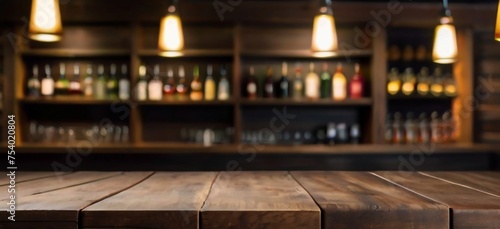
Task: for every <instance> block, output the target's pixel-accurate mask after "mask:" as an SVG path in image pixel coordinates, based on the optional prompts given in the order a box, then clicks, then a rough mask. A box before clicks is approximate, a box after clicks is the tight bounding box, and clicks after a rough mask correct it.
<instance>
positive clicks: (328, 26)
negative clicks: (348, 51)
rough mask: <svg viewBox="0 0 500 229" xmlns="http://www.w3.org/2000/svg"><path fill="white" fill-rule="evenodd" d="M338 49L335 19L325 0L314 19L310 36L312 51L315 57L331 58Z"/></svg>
mask: <svg viewBox="0 0 500 229" xmlns="http://www.w3.org/2000/svg"><path fill="white" fill-rule="evenodd" d="M337 49H338V41H337V31H336V29H335V19H334V18H333V12H332V9H331V1H329V0H327V1H326V5H324V6H322V7H321V8H320V10H319V13H318V14H317V15H316V16H315V17H314V22H313V34H312V51H313V52H314V54H315V55H316V56H331V55H333V54H334V51H337Z"/></svg>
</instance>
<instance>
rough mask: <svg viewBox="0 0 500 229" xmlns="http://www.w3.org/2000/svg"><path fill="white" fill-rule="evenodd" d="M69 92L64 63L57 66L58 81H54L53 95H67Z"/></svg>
mask: <svg viewBox="0 0 500 229" xmlns="http://www.w3.org/2000/svg"><path fill="white" fill-rule="evenodd" d="M68 92H69V81H68V79H66V65H65V64H64V63H61V64H59V79H57V81H56V85H55V94H56V95H67V94H68Z"/></svg>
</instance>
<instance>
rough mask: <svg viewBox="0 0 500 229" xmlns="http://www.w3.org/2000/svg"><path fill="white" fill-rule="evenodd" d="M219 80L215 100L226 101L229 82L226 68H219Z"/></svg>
mask: <svg viewBox="0 0 500 229" xmlns="http://www.w3.org/2000/svg"><path fill="white" fill-rule="evenodd" d="M220 75H221V78H220V80H219V86H218V87H217V88H218V90H217V99H218V100H228V99H229V93H230V92H229V81H228V80H227V77H226V75H227V70H226V66H224V65H222V66H221V67H220Z"/></svg>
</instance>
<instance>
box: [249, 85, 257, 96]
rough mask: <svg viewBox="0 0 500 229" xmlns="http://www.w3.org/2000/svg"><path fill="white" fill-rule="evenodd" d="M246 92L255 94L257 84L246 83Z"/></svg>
mask: <svg viewBox="0 0 500 229" xmlns="http://www.w3.org/2000/svg"><path fill="white" fill-rule="evenodd" d="M247 92H248V94H255V93H256V92H257V85H255V83H249V84H248V85H247Z"/></svg>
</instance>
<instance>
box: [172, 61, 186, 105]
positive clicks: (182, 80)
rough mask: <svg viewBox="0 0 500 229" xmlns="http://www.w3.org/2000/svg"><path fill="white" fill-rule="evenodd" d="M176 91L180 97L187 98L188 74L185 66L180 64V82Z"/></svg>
mask: <svg viewBox="0 0 500 229" xmlns="http://www.w3.org/2000/svg"><path fill="white" fill-rule="evenodd" d="M175 92H176V93H177V97H178V98H179V99H185V98H186V94H187V85H186V75H185V72H184V66H182V65H181V66H179V83H178V84H177V85H176V86H175Z"/></svg>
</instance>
